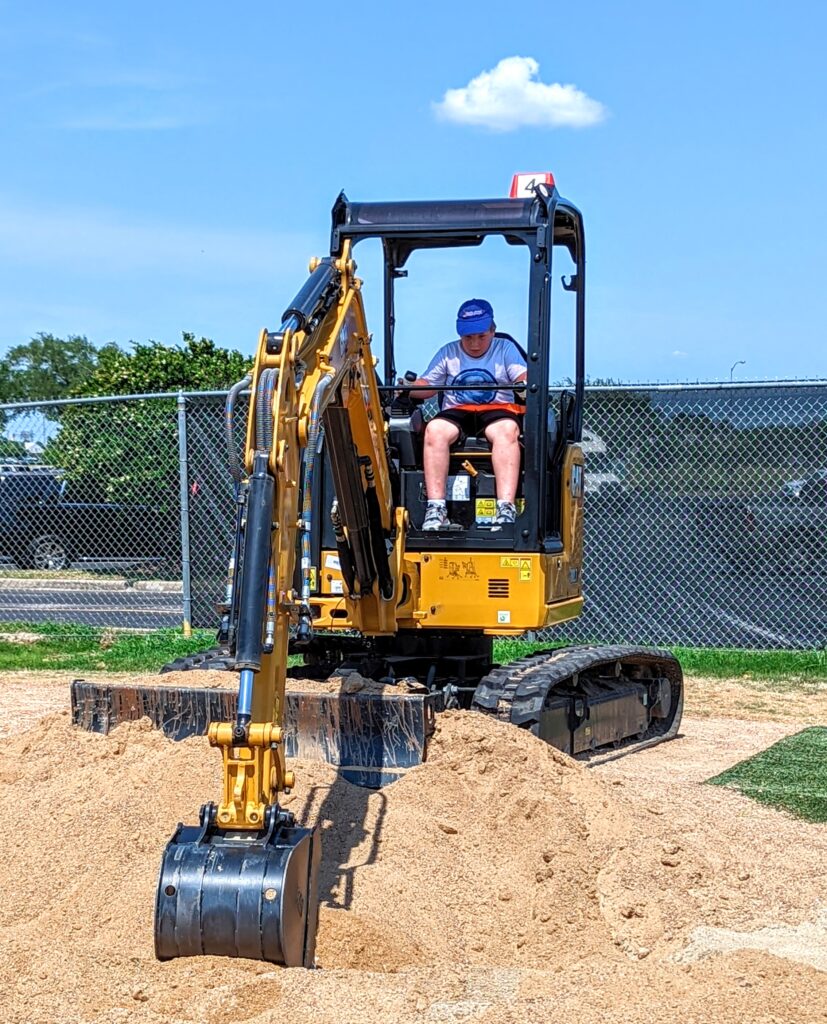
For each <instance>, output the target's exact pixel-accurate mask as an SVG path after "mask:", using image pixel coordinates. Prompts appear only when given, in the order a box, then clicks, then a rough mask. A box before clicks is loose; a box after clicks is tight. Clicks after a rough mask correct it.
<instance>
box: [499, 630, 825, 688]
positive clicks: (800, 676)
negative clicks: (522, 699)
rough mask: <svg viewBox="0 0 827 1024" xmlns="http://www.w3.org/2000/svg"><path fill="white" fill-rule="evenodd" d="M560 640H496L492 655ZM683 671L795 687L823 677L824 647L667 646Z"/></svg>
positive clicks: (518, 653)
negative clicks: (800, 649)
mask: <svg viewBox="0 0 827 1024" xmlns="http://www.w3.org/2000/svg"><path fill="white" fill-rule="evenodd" d="M561 646H564V645H563V644H560V643H558V644H550V643H548V642H546V643H542V642H536V643H535V642H528V641H526V640H516V639H515V640H512V639H508V640H497V641H495V643H494V657H495V659H496V660H497V661H499V662H506V661H513V660H514V659H515V658H522V657H525V655H526V654H531V653H532V651H541V650H545V649H549V648H551V647H561ZM666 649H667V650H670V651H671V652H672V653H673V654H674V655H675V657H676V658H677V659H678V661H679V662H680V663H681V666H682V667H683V671H684V673H685V674H686V675H695V676H711V677H712V678H715V679H740V680H742V681H744V682H746V683H749V682H751V681H753V680H754V681H757V682H759V683H760V682H761V681H772V683H773V689H776V688H778V689H781V688H783V687H784V686H785V685H793V686H795V687H796V688H797V687H798V684H799V682H805V683H806V682H813V683H818V682H819V681H822V680H824V681H827V649H822V650H818V651H743V650H723V649H717V648H703V647H669V648H666Z"/></svg>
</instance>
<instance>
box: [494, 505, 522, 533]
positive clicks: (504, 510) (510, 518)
mask: <svg viewBox="0 0 827 1024" xmlns="http://www.w3.org/2000/svg"><path fill="white" fill-rule="evenodd" d="M516 520H517V506H516V505H515V504H514V502H513V501H498V502H497V514H496V515H495V516H494V519H493V521H492V523H491V529H492V530H501V529H502V528H503V526H511V525H512V523H514V522H516Z"/></svg>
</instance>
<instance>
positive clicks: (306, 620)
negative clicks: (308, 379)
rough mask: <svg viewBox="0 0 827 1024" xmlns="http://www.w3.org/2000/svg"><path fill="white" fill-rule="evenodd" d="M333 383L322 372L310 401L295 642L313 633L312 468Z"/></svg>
mask: <svg viewBox="0 0 827 1024" xmlns="http://www.w3.org/2000/svg"><path fill="white" fill-rule="evenodd" d="M332 383H333V374H332V373H328V374H325V376H324V377H322V378H321V380H320V381H319V383H318V384H317V385H316V390H315V391H314V392H313V401H312V402H311V404H310V423H309V425H308V429H307V446H306V447H305V450H304V485H303V495H302V523H301V552H302V554H301V578H302V589H301V607H300V610H299V624H298V630H297V633H296V641H297V642H298V643H307V642H308V641H309V640H310V637H311V635H312V625H311V618H310V568H311V563H312V557H311V551H310V535H311V531H312V526H313V470H314V467H315V464H316V456H317V455H318V451H319V437H320V435H321V424H320V420H321V411H320V410H321V404H322V399H323V398H324V395H325V392H326V391H327V389H328V388H329V387H330V385H331V384H332Z"/></svg>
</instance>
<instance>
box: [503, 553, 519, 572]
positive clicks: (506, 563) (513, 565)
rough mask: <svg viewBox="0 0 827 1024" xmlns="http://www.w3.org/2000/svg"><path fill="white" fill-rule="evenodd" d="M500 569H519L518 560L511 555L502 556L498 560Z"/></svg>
mask: <svg viewBox="0 0 827 1024" xmlns="http://www.w3.org/2000/svg"><path fill="white" fill-rule="evenodd" d="M500 568H501V569H519V568H520V559H519V558H514V557H513V556H512V555H508V556H504V557H503V558H501V559H500Z"/></svg>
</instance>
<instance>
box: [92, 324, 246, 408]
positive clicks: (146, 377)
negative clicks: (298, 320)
mask: <svg viewBox="0 0 827 1024" xmlns="http://www.w3.org/2000/svg"><path fill="white" fill-rule="evenodd" d="M251 362H252V360H251V359H249V358H248V357H246V356H243V355H242V354H241V353H240V352H237V351H235V350H233V349H224V348H220V347H219V346H218V345H216V343H215V342H214V341H212V340H211V339H210V338H196V337H195V335H194V334H192V333H190V332H189V331H185V332H184V333H183V345H164V344H162V343H161V342H159V341H149V342H146V343H145V344H144V343H141V342H138V343H133V345H132V351H124V350H123V349H121V348H118V347H117V345H107V346H106V347H105V348H102V349H101V350H100V352H99V353H98V359H97V364H96V366H95V367H94V369H93V371H92V372H91V373H89V374H88V375H84V377H83V378H82V379H79V380H78V381H77V382H76V384H75V386H74V388H73V391H72V394H73V395H74V396H75V397H86V396H88V395H141V394H152V393H153V392H163V391H178V390H179V389H183V390H184V391H208V390H219V389H222V388H228V387H230V385H231V384H234V383H235V382H236V381H237V380H239V379H240V378H241V377H243V376H244V374H245V373H246V372H247V370H248V368H249V366H250V364H251Z"/></svg>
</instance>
